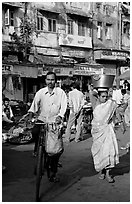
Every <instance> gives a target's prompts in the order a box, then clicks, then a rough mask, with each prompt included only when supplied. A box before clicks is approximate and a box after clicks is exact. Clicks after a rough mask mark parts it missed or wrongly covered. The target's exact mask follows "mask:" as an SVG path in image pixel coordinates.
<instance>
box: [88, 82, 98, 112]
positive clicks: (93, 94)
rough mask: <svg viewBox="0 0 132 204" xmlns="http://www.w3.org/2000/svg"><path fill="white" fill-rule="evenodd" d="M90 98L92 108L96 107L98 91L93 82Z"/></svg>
mask: <svg viewBox="0 0 132 204" xmlns="http://www.w3.org/2000/svg"><path fill="white" fill-rule="evenodd" d="M89 99H90V103H91V105H92V108H93V109H94V108H95V106H96V102H97V91H96V89H95V88H94V86H93V84H90V90H89Z"/></svg>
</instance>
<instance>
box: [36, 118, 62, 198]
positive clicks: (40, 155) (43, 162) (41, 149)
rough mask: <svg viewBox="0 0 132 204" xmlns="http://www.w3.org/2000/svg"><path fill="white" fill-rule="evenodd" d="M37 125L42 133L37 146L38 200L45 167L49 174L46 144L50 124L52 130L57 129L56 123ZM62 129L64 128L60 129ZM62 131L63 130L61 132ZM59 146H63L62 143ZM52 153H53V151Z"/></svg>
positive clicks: (37, 123) (39, 123) (38, 123)
mask: <svg viewBox="0 0 132 204" xmlns="http://www.w3.org/2000/svg"><path fill="white" fill-rule="evenodd" d="M36 125H40V135H39V141H38V148H37V160H36V169H35V172H36V195H35V196H36V197H35V200H36V202H37V201H39V191H40V183H41V179H42V176H43V175H44V169H46V170H47V176H48V171H49V169H48V168H49V167H48V164H47V150H46V147H45V144H46V138H47V132H48V131H49V126H52V130H56V125H57V124H56V123H41V122H36ZM60 130H62V129H60ZM59 133H61V132H59ZM58 138H60V134H59V135H58ZM58 148H61V143H60V146H58ZM51 154H52V153H51Z"/></svg>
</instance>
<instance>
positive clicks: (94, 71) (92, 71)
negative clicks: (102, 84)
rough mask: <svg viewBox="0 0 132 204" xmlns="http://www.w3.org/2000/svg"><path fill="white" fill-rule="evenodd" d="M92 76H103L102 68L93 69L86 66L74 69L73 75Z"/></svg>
mask: <svg viewBox="0 0 132 204" xmlns="http://www.w3.org/2000/svg"><path fill="white" fill-rule="evenodd" d="M94 74H103V68H93V67H86V66H78V67H75V68H74V71H73V75H84V76H87V75H89V76H90V75H94Z"/></svg>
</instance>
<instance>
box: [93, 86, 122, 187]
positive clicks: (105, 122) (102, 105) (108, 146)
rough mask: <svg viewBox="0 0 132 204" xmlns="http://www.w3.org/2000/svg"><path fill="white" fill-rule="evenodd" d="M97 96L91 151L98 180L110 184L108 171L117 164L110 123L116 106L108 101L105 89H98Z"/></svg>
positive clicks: (113, 134) (115, 141)
mask: <svg viewBox="0 0 132 204" xmlns="http://www.w3.org/2000/svg"><path fill="white" fill-rule="evenodd" d="M98 96H99V97H98V101H97V103H96V107H95V109H94V111H93V120H92V130H91V134H92V138H93V144H92V148H91V151H92V155H93V160H94V166H95V169H96V171H97V172H99V178H100V179H105V178H106V179H107V180H108V182H109V183H112V182H114V179H113V178H112V176H111V175H110V171H111V169H112V168H113V167H114V166H115V165H116V164H118V163H119V156H118V144H117V140H116V135H115V132H114V125H113V122H112V117H113V115H114V112H115V111H116V108H117V104H116V102H115V101H113V100H112V99H108V91H107V90H106V89H99V90H98Z"/></svg>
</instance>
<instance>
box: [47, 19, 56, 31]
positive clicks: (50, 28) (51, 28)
mask: <svg viewBox="0 0 132 204" xmlns="http://www.w3.org/2000/svg"><path fill="white" fill-rule="evenodd" d="M48 31H51V32H56V20H54V19H48Z"/></svg>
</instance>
